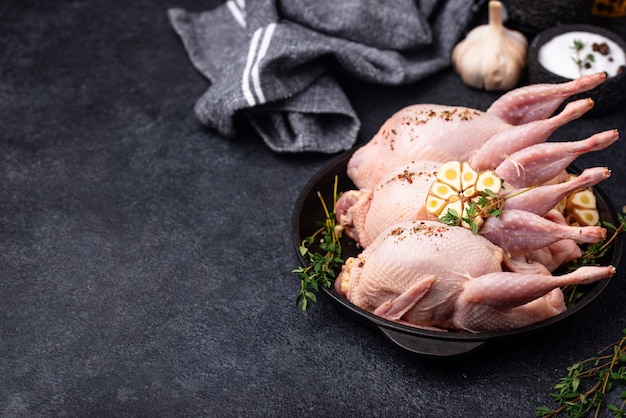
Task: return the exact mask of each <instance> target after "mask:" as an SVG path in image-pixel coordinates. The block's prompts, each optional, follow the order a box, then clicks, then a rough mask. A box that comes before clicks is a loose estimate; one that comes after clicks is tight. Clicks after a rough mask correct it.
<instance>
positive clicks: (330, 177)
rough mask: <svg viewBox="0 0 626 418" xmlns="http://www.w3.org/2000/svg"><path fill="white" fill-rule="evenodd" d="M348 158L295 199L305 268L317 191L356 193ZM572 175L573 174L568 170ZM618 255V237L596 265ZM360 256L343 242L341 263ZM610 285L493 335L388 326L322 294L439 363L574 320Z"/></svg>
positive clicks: (319, 212) (296, 237)
mask: <svg viewBox="0 0 626 418" xmlns="http://www.w3.org/2000/svg"><path fill="white" fill-rule="evenodd" d="M351 155H352V152H348V153H345V154H342V155H340V156H339V157H336V158H335V159H334V160H332V161H331V162H330V163H329V164H328V165H327V166H326V167H324V168H323V169H322V170H320V171H319V172H318V173H317V174H316V175H315V176H313V178H311V180H309V182H308V183H307V184H306V186H305V187H304V189H303V190H302V192H301V193H300V196H299V197H298V200H297V202H296V205H295V209H294V212H293V217H292V239H293V244H294V246H295V249H296V254H298V257H300V261H301V263H302V264H303V265H306V263H307V261H306V260H305V259H304V258H302V256H301V255H300V252H299V251H298V248H299V246H300V245H301V243H302V239H303V238H305V237H308V236H310V235H312V234H313V232H314V231H315V230H316V229H317V228H318V226H317V222H318V221H323V220H324V219H325V216H324V211H323V207H322V205H321V202H320V200H319V197H318V196H317V192H320V193H321V195H322V196H323V197H324V199H325V201H326V203H327V204H332V197H333V187H334V182H335V176H337V178H338V191H340V192H341V191H347V190H352V189H354V188H355V186H354V184H353V183H352V181H351V180H350V179H349V178H348V176H347V174H346V167H347V163H348V160H349V159H350V156H351ZM572 171H576V170H575V169H572ZM594 192H595V194H596V197H597V206H598V209H599V211H600V218H601V219H602V220H603V221H609V222H611V223H612V224H614V225H616V223H617V215H616V213H615V210H614V209H613V207H612V206H611V204H610V202H609V201H608V199H607V197H606V195H605V194H604V193H603V192H602V190H600V189H599V188H598V187H594ZM621 252H622V241H621V238H620V236H618V237H617V239H616V240H615V241H614V243H613V245H612V247H611V249H610V251H608V253H607V254H606V255H605V256H604V257H603V258H602V259H601V260H599V262H600V264H602V265H609V264H611V265H613V266H616V267H617V265H618V263H619V258H620V255H621ZM358 253H359V249H358V248H357V247H356V245H355V243H354V241H352V240H351V239H350V238H346V237H344V238H342V258H343V259H344V260H345V259H347V258H348V257H350V256H355V255H357V254H358ZM609 281H610V279H604V280H601V281H599V282H597V283H594V284H591V285H588V286H586V287H585V288H584V289H583V291H584V296H583V297H582V299H581V300H580V301H579V302H577V303H576V304H575V305H574V306H572V307H570V308H569V309H568V310H567V311H565V312H564V313H562V314H560V315H557V316H555V317H553V318H550V319H548V320H545V321H542V322H540V323H537V324H533V325H530V326H526V327H522V328H518V329H514V330H508V331H502V332H494V333H470V332H464V331H459V332H456V331H455V332H439V331H429V330H423V329H419V328H414V327H410V326H407V325H403V324H398V323H395V322H392V321H388V320H386V319H383V318H380V317H378V316H376V315H374V314H372V313H370V312H368V311H365V310H363V309H361V308H359V307H358V306H356V305H354V304H352V303H350V302H349V301H348V300H346V299H344V298H343V297H341V296H339V295H338V294H337V293H336V292H335V290H334V289H332V288H331V289H325V288H323V289H322V291H323V292H325V293H326V294H327V295H328V296H329V297H330V299H331V300H332V302H334V303H335V304H336V305H338V306H339V307H340V308H342V309H343V310H344V311H345V312H346V313H347V314H349V315H351V316H353V317H354V318H356V319H357V320H359V321H360V322H362V323H364V324H365V325H367V326H372V327H375V328H377V329H378V330H380V332H382V333H383V334H384V335H385V336H386V337H387V338H388V339H389V340H390V341H391V342H392V343H394V344H395V345H397V346H399V347H400V348H402V349H404V350H407V351H409V352H411V353H414V354H417V355H420V356H425V357H439V358H442V357H454V356H460V355H465V354H468V353H470V352H473V351H474V350H476V349H478V348H479V347H482V346H483V345H484V344H486V343H488V342H490V341H494V340H498V339H503V338H507V337H514V336H521V335H524V334H530V333H533V332H535V331H539V330H543V329H545V328H547V327H551V326H554V325H555V324H557V323H559V322H561V321H563V320H565V319H567V318H569V317H571V316H573V315H577V314H578V313H579V312H580V311H581V310H582V309H583V308H584V307H585V306H587V305H588V304H590V303H591V302H592V301H593V300H594V299H595V298H596V297H597V296H598V295H599V294H600V293H601V292H602V291H603V290H604V289H605V288H606V286H607V285H608V284H609Z"/></svg>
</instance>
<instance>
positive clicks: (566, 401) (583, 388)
mask: <svg viewBox="0 0 626 418" xmlns="http://www.w3.org/2000/svg"><path fill="white" fill-rule="evenodd" d="M622 333H623V335H624V336H623V337H622V339H620V340H619V341H617V342H615V343H613V344H611V345H609V346H607V347H606V348H604V349H602V350H601V351H600V352H598V354H597V355H595V356H593V357H590V358H588V359H586V360H583V361H580V362H578V363H575V364H573V365H571V366H570V367H568V368H567V376H566V377H563V378H561V379H560V380H559V383H557V384H556V385H554V387H553V388H552V389H553V391H552V392H551V393H550V396H551V397H552V398H553V399H554V400H555V402H557V404H558V405H559V407H558V408H556V409H552V408H549V407H546V406H540V407H537V408H536V416H537V417H544V418H546V417H556V416H558V415H559V414H561V413H563V412H565V413H567V416H568V417H569V418H575V417H580V418H582V417H586V416H588V414H590V413H591V412H593V411H595V412H594V416H595V417H598V416H599V414H600V412H601V411H602V410H603V407H604V409H606V410H608V411H609V412H610V413H611V414H612V415H613V416H616V417H626V411H625V407H626V390H625V389H626V329H624V330H623V331H622ZM618 387H619V388H621V389H622V392H621V393H620V394H619V397H614V398H612V399H609V398H608V396H607V395H608V394H609V392H611V391H612V390H614V389H616V388H618ZM616 400H619V402H617V403H616V402H614V401H616Z"/></svg>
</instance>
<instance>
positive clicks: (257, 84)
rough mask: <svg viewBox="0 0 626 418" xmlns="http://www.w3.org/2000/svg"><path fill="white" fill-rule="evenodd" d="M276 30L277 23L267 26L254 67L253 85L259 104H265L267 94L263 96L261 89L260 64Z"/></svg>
mask: <svg viewBox="0 0 626 418" xmlns="http://www.w3.org/2000/svg"><path fill="white" fill-rule="evenodd" d="M274 29H276V23H270V24H269V25H267V29H266V30H265V33H264V34H263V41H261V47H260V48H259V55H257V58H256V61H255V63H254V66H253V67H252V85H253V86H254V91H255V92H256V95H257V97H258V98H259V104H262V103H265V94H263V89H262V88H261V78H260V76H259V62H260V61H261V60H262V59H263V58H264V57H265V54H267V49H268V48H269V46H270V42H271V40H272V36H273V35H274Z"/></svg>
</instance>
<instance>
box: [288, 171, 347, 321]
mask: <svg viewBox="0 0 626 418" xmlns="http://www.w3.org/2000/svg"><path fill="white" fill-rule="evenodd" d="M337 184H338V178H337V177H336V176H335V183H334V186H333V187H334V188H333V206H332V211H330V210H329V209H328V206H327V205H326V202H325V201H324V198H323V197H322V194H321V193H320V192H317V196H318V198H319V199H320V202H321V204H322V207H323V209H324V215H325V220H324V221H318V222H317V226H319V228H318V229H317V230H316V231H315V232H313V234H312V235H310V236H307V237H306V238H304V239H303V240H302V244H301V245H300V247H299V251H300V255H301V256H302V257H304V258H306V259H307V260H308V265H307V266H306V267H300V268H297V269H295V270H292V273H295V274H296V275H297V276H298V278H299V279H300V291H299V292H298V295H297V296H296V306H298V305H299V306H300V308H301V309H302V311H303V312H304V311H306V309H307V307H308V306H309V302H317V297H316V296H315V293H313V292H317V291H319V289H320V288H321V287H325V288H330V287H331V286H332V285H333V283H334V282H335V278H336V275H337V272H338V271H339V270H340V268H341V266H342V265H343V263H344V260H343V259H342V258H341V241H340V240H339V234H338V233H337V230H336V228H335V227H336V225H337V219H336V213H335V208H336V205H337V197H338V195H337ZM316 242H318V243H319V249H320V250H321V251H322V253H319V252H316V251H314V250H313V249H312V248H311V247H312V246H313V245H314V244H315V243H316Z"/></svg>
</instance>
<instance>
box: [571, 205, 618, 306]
mask: <svg viewBox="0 0 626 418" xmlns="http://www.w3.org/2000/svg"><path fill="white" fill-rule="evenodd" d="M617 220H618V222H619V224H618V225H617V226H615V225H613V224H612V223H610V222H607V221H602V222H600V225H601V226H603V227H604V228H606V229H607V230H609V231H613V233H612V234H611V236H610V237H609V238H608V239H606V240H604V241H602V242H598V243H594V244H586V245H583V246H581V249H582V255H581V256H580V257H579V258H577V259H576V260H574V261H572V262H571V263H568V265H567V271H568V272H570V271H574V270H576V269H577V268H578V267H581V266H598V265H600V263H599V260H600V259H602V258H603V257H604V256H605V255H606V253H607V252H608V251H609V250H610V249H611V248H612V246H613V242H614V241H615V239H616V238H617V236H618V235H619V234H621V233H622V232H623V231H624V228H626V207H624V208H622V213H618V214H617ZM562 290H563V293H564V295H565V305H566V306H567V307H568V308H569V307H571V306H572V305H574V304H576V302H578V301H579V300H580V298H581V297H582V296H583V295H584V293H583V292H580V291H578V285H572V286H565V287H564V288H563V289H562Z"/></svg>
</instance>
